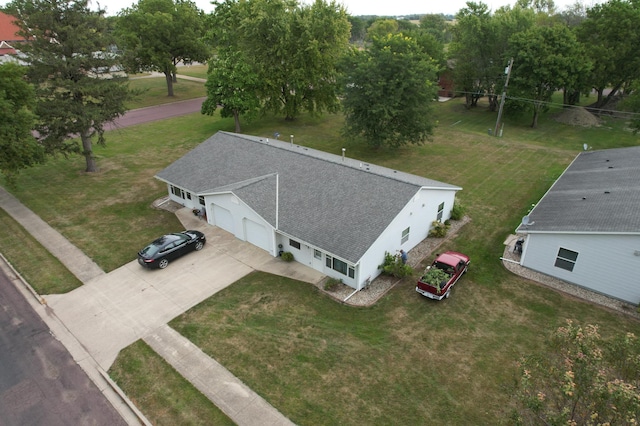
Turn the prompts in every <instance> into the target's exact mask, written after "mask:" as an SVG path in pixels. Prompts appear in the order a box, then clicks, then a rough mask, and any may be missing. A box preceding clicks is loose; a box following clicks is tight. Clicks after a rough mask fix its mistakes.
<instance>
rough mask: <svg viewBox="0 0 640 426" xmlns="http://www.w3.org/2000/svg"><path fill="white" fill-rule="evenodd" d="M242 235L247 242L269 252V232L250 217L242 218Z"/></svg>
mask: <svg viewBox="0 0 640 426" xmlns="http://www.w3.org/2000/svg"><path fill="white" fill-rule="evenodd" d="M244 235H245V237H246V239H247V242H249V243H251V244H253V245H254V246H258V247H260V248H261V249H264V250H266V251H268V252H271V238H269V232H268V231H267V228H266V227H265V226H264V225H261V224H259V223H257V222H254V221H252V220H250V219H247V218H246V217H245V218H244Z"/></svg>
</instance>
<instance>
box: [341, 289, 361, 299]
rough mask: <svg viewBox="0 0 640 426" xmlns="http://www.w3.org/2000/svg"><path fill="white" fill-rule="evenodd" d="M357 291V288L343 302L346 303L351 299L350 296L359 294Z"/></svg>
mask: <svg viewBox="0 0 640 426" xmlns="http://www.w3.org/2000/svg"><path fill="white" fill-rule="evenodd" d="M359 291H360V289H359V288H358V289H356V290H355V291H354V292H353V293H351V294H350V295H348V296H347V297H346V298H345V299H344V300H343V302H346V301H347V300H349V299H350V298H351V296H353V295H354V294H356V293H357V292H359Z"/></svg>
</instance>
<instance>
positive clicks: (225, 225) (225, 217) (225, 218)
mask: <svg viewBox="0 0 640 426" xmlns="http://www.w3.org/2000/svg"><path fill="white" fill-rule="evenodd" d="M211 210H212V211H213V224H214V225H215V226H217V227H218V228H222V229H224V230H225V231H228V232H231V233H232V234H233V233H234V230H233V216H232V215H231V212H230V211H229V210H227V209H225V208H224V207H221V206H219V205H217V204H211Z"/></svg>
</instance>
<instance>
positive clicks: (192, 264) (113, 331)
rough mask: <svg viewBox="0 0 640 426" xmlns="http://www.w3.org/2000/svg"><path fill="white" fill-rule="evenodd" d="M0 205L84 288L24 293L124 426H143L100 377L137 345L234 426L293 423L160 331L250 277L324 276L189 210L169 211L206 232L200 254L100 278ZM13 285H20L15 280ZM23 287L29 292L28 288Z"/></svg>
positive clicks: (5, 204)
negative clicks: (167, 365)
mask: <svg viewBox="0 0 640 426" xmlns="http://www.w3.org/2000/svg"><path fill="white" fill-rule="evenodd" d="M0 208H3V209H4V210H6V211H7V213H9V214H10V215H11V216H12V217H13V218H14V219H16V220H17V221H18V222H19V223H20V224H21V225H22V226H23V227H24V228H25V229H26V230H27V231H29V232H31V233H33V234H34V236H35V237H36V239H37V240H38V241H39V242H40V243H41V244H43V246H45V248H47V249H48V250H49V251H51V252H52V253H53V254H54V255H55V256H56V257H57V258H59V259H60V261H61V262H62V263H63V264H64V265H66V266H67V268H69V270H71V271H72V272H73V273H74V274H75V275H76V276H77V277H78V278H79V279H80V280H81V281H82V282H83V283H84V285H83V286H82V287H79V288H77V289H75V290H73V291H71V292H69V293H67V294H62V295H45V296H41V295H37V294H35V292H33V290H31V291H30V293H31V295H32V296H35V297H31V300H30V301H31V304H32V306H33V307H34V309H35V310H36V312H38V313H39V314H40V316H41V317H42V318H43V319H45V321H46V322H47V324H48V325H49V327H50V328H51V329H52V331H53V332H54V333H55V334H56V336H59V340H60V341H61V342H62V343H63V344H64V345H65V347H67V349H68V350H69V352H70V353H71V354H72V356H73V357H74V359H75V360H76V362H78V364H80V365H81V367H82V368H83V369H84V370H85V371H86V372H87V374H88V375H89V377H90V378H91V379H92V380H93V381H94V382H95V383H96V385H97V386H98V387H99V388H100V389H101V390H102V391H103V393H104V394H105V396H107V398H108V399H109V400H110V401H111V403H112V404H113V405H114V406H115V407H116V408H117V409H118V411H120V412H121V414H122V415H123V418H125V420H127V422H128V423H130V424H138V423H140V422H142V423H145V424H148V423H147V421H146V419H144V416H143V415H142V414H141V413H139V411H137V409H136V408H135V407H134V406H133V405H132V404H130V405H127V404H126V402H129V401H128V399H127V398H126V396H124V395H123V394H120V393H119V388H118V387H117V385H115V384H114V383H113V382H111V380H110V379H109V377H108V376H107V375H106V373H105V371H107V370H108V369H109V367H110V366H111V364H112V363H113V361H114V360H115V358H116V357H117V355H118V353H119V351H120V350H122V349H124V348H125V347H127V346H128V345H130V344H131V343H133V342H135V341H136V340H138V339H143V340H145V341H146V342H147V343H148V344H150V345H151V346H152V347H153V348H154V350H156V351H157V352H158V353H159V354H160V355H161V356H163V357H164V358H165V359H166V360H167V361H168V362H169V363H170V364H171V365H172V366H173V367H174V368H175V369H176V370H177V371H179V372H180V373H181V374H182V375H183V376H184V377H185V378H187V379H188V380H189V381H190V382H191V383H192V384H193V385H194V386H195V387H196V388H198V389H199V390H200V391H201V392H202V393H203V394H205V395H206V396H207V397H209V398H210V399H211V401H212V402H214V403H215V404H216V405H217V406H218V407H219V408H221V409H222V410H223V411H224V412H225V413H226V414H227V415H229V416H230V417H231V418H232V419H233V420H234V421H235V422H236V423H238V424H239V425H247V426H249V425H255V424H273V425H288V424H292V423H291V422H290V421H289V420H288V419H287V418H286V417H284V416H283V415H282V414H281V413H280V412H278V410H276V409H275V408H274V407H272V406H271V405H270V404H269V403H268V402H266V401H265V400H263V399H262V398H261V397H259V396H258V395H257V394H255V393H254V392H252V391H251V390H250V389H249V388H248V387H247V386H246V385H245V384H244V383H242V382H241V381H240V380H239V379H237V378H236V377H234V376H233V375H231V374H230V373H229V372H228V371H227V370H226V369H224V368H223V367H222V366H220V365H219V364H218V363H217V362H216V361H215V360H213V359H211V358H209V357H208V356H206V355H205V354H204V353H202V352H201V351H200V350H199V349H197V348H195V346H194V345H193V344H191V343H190V342H188V341H187V340H186V339H184V338H183V337H182V336H180V335H179V334H178V333H176V332H175V331H173V330H171V329H170V328H169V327H168V326H167V325H166V324H167V323H168V322H169V321H170V320H171V319H173V318H175V317H176V316H178V315H180V314H182V313H183V312H185V311H186V310H188V309H189V308H191V307H193V306H195V305H196V304H198V303H200V302H201V301H203V300H205V299H206V298H208V297H210V296H211V295H213V294H215V293H216V292H218V291H220V290H221V289H223V288H225V287H227V286H228V285H230V284H232V283H234V282H235V281H237V280H238V279H240V278H241V277H242V276H244V275H246V274H248V273H250V272H252V271H254V270H261V271H267V272H270V273H273V274H277V275H282V276H287V277H291V278H294V279H297V280H300V281H305V282H309V283H318V282H319V281H320V280H322V279H323V278H324V276H323V275H322V274H320V273H319V272H317V271H315V270H313V269H311V268H308V267H306V266H304V265H301V264H299V263H295V262H291V263H288V262H283V261H282V260H281V259H279V258H274V257H273V256H271V255H270V254H269V253H267V252H265V251H264V250H261V249H259V248H257V247H255V246H253V245H252V244H250V243H247V242H244V241H241V240H238V239H237V238H235V237H234V236H233V235H231V234H229V233H228V232H226V231H223V230H221V229H219V228H217V227H213V226H210V225H208V224H207V223H206V222H205V221H203V220H200V219H199V218H197V217H196V216H194V215H193V213H192V212H191V210H190V209H187V208H182V209H180V210H178V211H176V212H175V213H176V215H177V217H178V218H179V219H180V221H181V223H182V224H183V226H184V227H185V229H199V230H201V231H202V232H204V233H205V235H206V236H207V245H206V246H205V248H204V249H203V250H201V251H200V252H197V253H194V254H191V255H187V256H184V257H183V258H180V259H177V260H175V261H173V262H172V263H171V265H170V266H169V268H167V269H165V270H161V271H150V270H147V269H144V268H142V267H140V265H138V264H137V261H136V260H133V261H131V262H129V263H128V264H126V265H124V266H122V267H120V268H118V269H116V270H115V271H112V272H110V273H108V274H105V273H104V271H102V270H101V269H100V268H99V267H98V266H97V265H96V264H95V263H94V262H93V261H92V260H91V259H89V258H88V257H87V256H86V255H85V254H84V253H82V251H80V250H79V249H78V248H77V247H75V246H74V245H73V244H71V243H70V242H69V241H68V240H66V239H65V238H64V237H63V236H62V235H61V234H60V233H59V232H57V231H56V230H54V229H53V228H52V227H50V226H49V225H48V224H47V223H46V222H44V221H43V220H42V219H41V218H39V217H38V216H37V215H36V214H35V213H33V212H32V211H30V210H29V209H27V208H26V207H25V206H24V205H22V203H20V202H19V201H18V200H17V199H16V198H15V197H13V196H12V195H11V194H9V193H8V192H7V191H6V190H4V189H3V188H1V187H0ZM134 255H135V254H134ZM16 275H17V274H16ZM17 281H22V282H23V280H22V279H21V277H20V280H17V279H16V282H17ZM16 285H17V284H16ZM22 287H23V289H24V288H30V286H29V285H28V284H27V283H25V282H23V284H22ZM185 351H186V352H185ZM191 361H193V362H191ZM120 392H121V391H120Z"/></svg>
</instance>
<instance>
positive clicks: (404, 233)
mask: <svg viewBox="0 0 640 426" xmlns="http://www.w3.org/2000/svg"><path fill="white" fill-rule="evenodd" d="M410 229H411V227H408V228H407V229H405V230H404V231H402V238H401V239H400V244H404V243H406V242H407V241H409V230H410Z"/></svg>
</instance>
